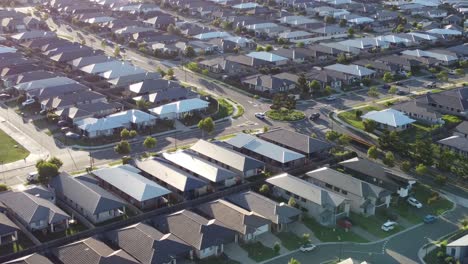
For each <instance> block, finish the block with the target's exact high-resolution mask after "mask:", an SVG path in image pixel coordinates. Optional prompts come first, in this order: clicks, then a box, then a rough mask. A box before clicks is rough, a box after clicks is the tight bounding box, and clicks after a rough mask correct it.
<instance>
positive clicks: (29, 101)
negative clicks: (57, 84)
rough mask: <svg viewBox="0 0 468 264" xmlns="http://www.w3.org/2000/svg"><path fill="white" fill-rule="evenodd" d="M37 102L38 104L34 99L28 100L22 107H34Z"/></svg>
mask: <svg viewBox="0 0 468 264" xmlns="http://www.w3.org/2000/svg"><path fill="white" fill-rule="evenodd" d="M35 102H36V100H34V99H28V100H26V101H24V102H23V103H21V105H22V106H23V107H25V106H28V105H32V104H34V103H35Z"/></svg>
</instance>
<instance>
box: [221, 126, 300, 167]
mask: <svg viewBox="0 0 468 264" xmlns="http://www.w3.org/2000/svg"><path fill="white" fill-rule="evenodd" d="M225 142H226V144H227V145H229V146H231V147H232V148H233V149H234V150H236V151H238V152H241V153H244V154H246V155H249V156H252V157H254V158H258V159H259V160H261V161H264V162H265V163H266V164H268V165H270V166H271V167H273V169H275V168H280V169H294V168H299V167H300V166H303V165H304V163H305V159H306V158H305V156H304V155H302V154H300V153H297V152H295V151H292V150H289V149H287V148H283V147H280V146H278V145H275V144H273V143H270V142H268V141H265V140H262V139H260V138H257V137H255V136H252V135H249V134H244V133H240V134H237V135H236V136H235V137H233V138H230V139H228V140H227V141H225Z"/></svg>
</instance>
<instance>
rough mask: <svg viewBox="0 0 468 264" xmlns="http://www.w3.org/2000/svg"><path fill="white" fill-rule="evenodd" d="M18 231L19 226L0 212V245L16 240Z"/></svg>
mask: <svg viewBox="0 0 468 264" xmlns="http://www.w3.org/2000/svg"><path fill="white" fill-rule="evenodd" d="M18 232H20V228H19V227H18V226H17V225H16V224H15V223H14V222H13V221H11V220H10V218H8V216H7V215H6V214H4V213H2V212H0V246H3V245H7V244H10V243H13V242H15V241H17V240H18Z"/></svg>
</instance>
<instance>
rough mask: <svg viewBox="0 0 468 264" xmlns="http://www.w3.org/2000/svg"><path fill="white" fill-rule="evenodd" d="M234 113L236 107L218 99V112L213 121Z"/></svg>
mask: <svg viewBox="0 0 468 264" xmlns="http://www.w3.org/2000/svg"><path fill="white" fill-rule="evenodd" d="M233 112H234V107H232V105H231V104H230V103H228V101H226V99H223V98H219V99H218V112H217V113H216V114H215V115H214V116H213V120H218V119H221V118H225V117H228V116H230V115H232V113H233Z"/></svg>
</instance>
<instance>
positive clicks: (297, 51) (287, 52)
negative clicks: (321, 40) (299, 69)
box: [270, 48, 312, 63]
mask: <svg viewBox="0 0 468 264" xmlns="http://www.w3.org/2000/svg"><path fill="white" fill-rule="evenodd" d="M270 52H271V53H273V54H275V55H278V56H281V57H285V58H288V59H289V60H290V61H292V62H297V63H301V62H304V61H305V60H307V59H309V58H312V56H311V55H310V51H309V50H308V49H304V48H290V49H285V48H278V49H276V50H272V51H270Z"/></svg>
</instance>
